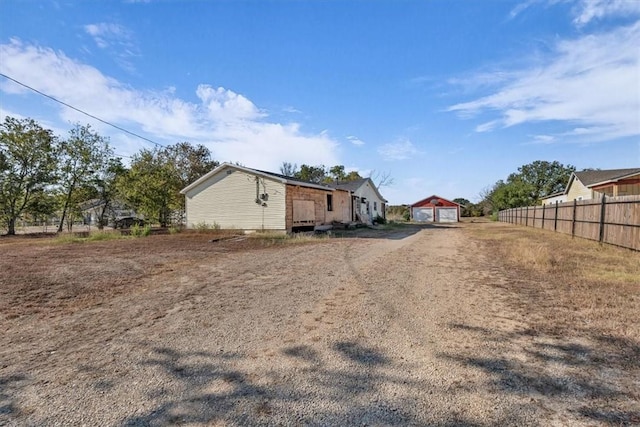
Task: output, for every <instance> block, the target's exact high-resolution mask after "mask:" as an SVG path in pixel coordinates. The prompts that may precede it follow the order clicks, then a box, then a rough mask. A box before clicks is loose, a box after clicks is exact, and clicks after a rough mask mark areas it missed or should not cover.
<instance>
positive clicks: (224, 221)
mask: <svg viewBox="0 0 640 427" xmlns="http://www.w3.org/2000/svg"><path fill="white" fill-rule="evenodd" d="M258 180H259V190H258V195H260V194H267V195H268V196H267V199H266V200H263V201H261V202H262V203H264V204H265V205H266V206H262V204H259V203H256V175H252V174H249V173H246V172H244V171H240V170H234V169H231V168H229V169H226V170H222V171H220V173H218V174H216V175H214V176H212V177H211V178H209V179H207V180H206V181H204V182H202V183H201V184H200V185H198V186H196V187H195V188H192V189H191V190H189V191H188V192H187V193H186V194H185V196H186V209H187V226H188V227H189V228H194V227H196V226H198V225H199V224H207V225H209V226H213V225H214V224H216V225H218V226H219V227H220V228H223V229H240V230H262V229H264V230H284V229H285V228H286V226H285V184H284V183H281V182H278V181H276V180H272V179H269V178H264V177H261V176H260V177H258Z"/></svg>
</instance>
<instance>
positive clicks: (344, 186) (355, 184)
mask: <svg viewBox="0 0 640 427" xmlns="http://www.w3.org/2000/svg"><path fill="white" fill-rule="evenodd" d="M367 182H369V183H370V184H371V188H373V191H374V192H375V193H376V195H377V196H378V198H379V199H380V200H382V201H383V202H385V203H387V199H385V198H384V197H382V194H380V191H379V190H378V187H376V185H375V184H374V183H373V181H372V180H371V178H360V179H354V180H352V181H338V182H336V183H333V184H330V185H331V186H332V187H333V188H335V189H336V190H347V191H351V192H352V193H354V192H355V191H357V190H358V189H359V188H360V187H362V186H363V185H364V184H366V183H367Z"/></svg>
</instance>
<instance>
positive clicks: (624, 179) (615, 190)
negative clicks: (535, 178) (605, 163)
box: [542, 168, 640, 205]
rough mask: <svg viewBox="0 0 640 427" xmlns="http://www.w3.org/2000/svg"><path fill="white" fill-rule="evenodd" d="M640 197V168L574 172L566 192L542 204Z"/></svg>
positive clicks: (543, 201)
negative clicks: (603, 197)
mask: <svg viewBox="0 0 640 427" xmlns="http://www.w3.org/2000/svg"><path fill="white" fill-rule="evenodd" d="M602 195H605V196H608V197H617V196H632V195H640V168H632V169H609V170H585V171H581V172H574V173H572V174H571V177H570V178H569V182H568V183H567V186H566V188H565V190H564V192H563V193H562V194H561V195H560V196H559V195H557V194H553V195H551V196H549V197H545V198H544V199H542V204H543V205H546V204H549V203H555V202H556V200H557V201H558V202H572V201H574V200H589V199H597V198H600V197H602Z"/></svg>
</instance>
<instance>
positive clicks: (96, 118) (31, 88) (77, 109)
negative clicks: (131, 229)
mask: <svg viewBox="0 0 640 427" xmlns="http://www.w3.org/2000/svg"><path fill="white" fill-rule="evenodd" d="M0 76H2V77H4V78H5V79H8V80H11V81H12V82H14V83H16V84H19V85H20V86H22V87H25V88H27V89H29V90H31V91H33V92H35V93H37V94H39V95H42V96H44V97H45V98H49V99H51V100H52V101H55V102H57V103H59V104H62V105H64V106H65V107H68V108H71V109H72V110H75V111H77V112H79V113H82V114H84V115H85V116H89V117H91V118H92V119H95V120H97V121H99V122H101V123H104V124H105V125H108V126H111V127H113V128H116V129H118V130H120V131H122V132H125V133H128V134H129V135H131V136H135V137H136V138H140V139H142V140H145V141H147V142H150V143H152V144H155V145H157V146H158V147H162V148H167V147H166V146H165V145H162V144H160V143H158V142H155V141H153V140H151V139H149V138H145V137H144V136H142V135H138V134H137V133H135V132H131V131H129V130H127V129H125V128H122V127H120V126H118V125H114V124H113V123H110V122H108V121H106V120H103V119H101V118H100V117H96V116H94V115H93V114H90V113H87V112H86V111H83V110H81V109H79V108H76V107H74V106H73V105H69V104H67V103H66V102H64V101H60V100H59V99H57V98H54V97H53V96H51V95H47V94H46V93H44V92H41V91H39V90H38V89H35V88H33V87H31V86H29V85H27V84H25V83H22V82H20V81H18V80H16V79H14V78H13V77H9V76H7V75H6V74H3V73H0ZM123 157H129V156H123Z"/></svg>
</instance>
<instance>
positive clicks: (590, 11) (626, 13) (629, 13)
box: [573, 0, 640, 27]
mask: <svg viewBox="0 0 640 427" xmlns="http://www.w3.org/2000/svg"><path fill="white" fill-rule="evenodd" d="M575 15H576V16H575V18H574V20H573V22H574V24H575V25H577V26H579V27H580V26H583V25H586V24H588V23H589V22H591V21H593V20H596V19H603V18H605V17H608V16H616V17H627V18H631V17H633V16H637V15H640V1H637V0H581V1H579V2H578V5H577V7H576V8H575Z"/></svg>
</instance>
